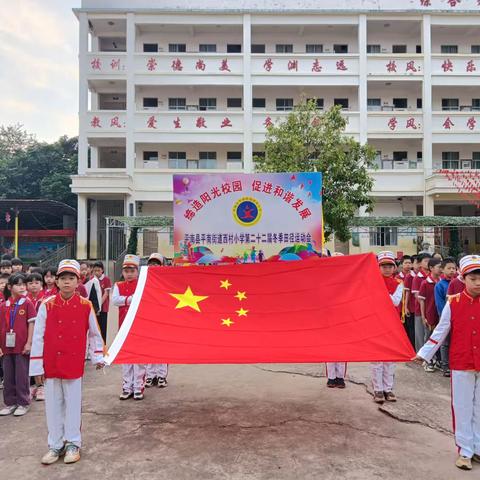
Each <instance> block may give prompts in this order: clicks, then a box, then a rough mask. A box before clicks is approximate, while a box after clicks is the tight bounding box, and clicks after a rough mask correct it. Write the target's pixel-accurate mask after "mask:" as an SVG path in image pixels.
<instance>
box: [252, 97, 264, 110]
mask: <svg viewBox="0 0 480 480" xmlns="http://www.w3.org/2000/svg"><path fill="white" fill-rule="evenodd" d="M252 107H253V108H265V99H264V98H254V99H253V100H252Z"/></svg>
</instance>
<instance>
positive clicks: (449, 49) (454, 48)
mask: <svg viewBox="0 0 480 480" xmlns="http://www.w3.org/2000/svg"><path fill="white" fill-rule="evenodd" d="M440 52H441V53H458V45H441V47H440Z"/></svg>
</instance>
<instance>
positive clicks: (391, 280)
mask: <svg viewBox="0 0 480 480" xmlns="http://www.w3.org/2000/svg"><path fill="white" fill-rule="evenodd" d="M383 280H384V282H385V286H386V287H387V290H388V293H389V294H390V295H393V294H394V293H395V291H396V290H397V288H398V286H399V285H400V284H401V283H402V280H400V279H399V278H397V277H394V276H393V275H392V276H391V277H383ZM395 309H396V310H397V312H398V313H399V314H400V316H401V315H402V302H400V303H399V304H398V305H397V306H396V307H395Z"/></svg>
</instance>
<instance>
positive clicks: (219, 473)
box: [0, 364, 480, 480]
mask: <svg viewBox="0 0 480 480" xmlns="http://www.w3.org/2000/svg"><path fill="white" fill-rule="evenodd" d="M120 373H121V372H120V367H119V366H114V367H111V368H109V369H108V370H107V371H106V374H105V375H103V374H102V373H101V372H95V371H94V370H93V368H92V367H91V366H90V365H89V366H88V367H87V374H86V377H85V383H84V397H83V427H82V430H83V441H84V446H83V449H82V460H81V461H80V462H79V463H77V464H75V465H64V464H63V463H60V462H58V463H57V464H55V465H52V466H49V467H44V466H42V465H40V458H41V456H42V454H43V453H45V451H46V426H45V418H44V404H43V403H38V402H37V403H34V405H33V406H32V409H31V411H30V412H29V413H28V414H27V415H26V416H25V417H22V418H14V417H6V418H1V419H0V477H1V478H2V479H7V478H18V479H32V480H33V479H45V478H48V479H49V480H55V479H67V478H68V479H86V478H88V477H90V478H101V479H105V480H108V479H115V480H121V479H138V478H148V479H174V480H190V479H191V480H193V479H195V480H199V479H202V480H203V479H238V480H240V479H242V480H244V479H265V480H266V479H272V480H282V479H294V480H300V479H301V480H303V479H349V480H350V479H352V480H353V479H375V478H378V479H389V480H400V479H408V480H422V479H425V480H426V479H428V480H431V479H432V478H434V479H435V480H447V479H448V480H455V479H460V478H466V477H467V476H470V477H469V478H478V476H479V474H480V464H476V465H475V466H476V468H475V470H476V472H475V471H473V472H462V471H460V470H458V469H456V468H455V466H454V460H455V458H456V451H455V446H454V441H453V437H452V434H451V418H450V415H451V414H450V393H449V380H448V379H446V378H443V377H442V376H441V375H440V373H438V372H436V373H429V374H427V373H425V372H424V371H423V370H422V369H421V368H420V367H418V366H412V365H404V364H399V365H398V368H397V376H396V384H397V386H396V393H397V396H398V398H399V401H398V402H397V403H396V404H388V405H384V406H383V407H380V408H379V407H378V406H377V405H375V404H374V403H373V401H372V397H371V395H370V386H369V368H368V365H366V364H355V365H352V364H351V365H349V367H348V372H347V375H348V377H349V381H348V382H347V388H346V389H345V390H338V389H327V388H326V387H325V383H326V380H325V378H319V377H320V376H323V375H324V367H323V365H279V364H272V365H265V364H264V365H208V366H207V365H193V366H188V365H181V366H172V367H171V369H170V374H169V386H168V388H166V389H158V388H154V389H148V390H146V397H145V400H144V401H141V402H135V401H133V400H128V401H126V402H120V401H119V400H118V394H119V393H120V386H121V382H120Z"/></svg>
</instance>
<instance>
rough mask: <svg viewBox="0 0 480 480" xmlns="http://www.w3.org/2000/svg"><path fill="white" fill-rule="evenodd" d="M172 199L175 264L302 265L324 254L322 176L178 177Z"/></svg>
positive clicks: (213, 175)
mask: <svg viewBox="0 0 480 480" xmlns="http://www.w3.org/2000/svg"><path fill="white" fill-rule="evenodd" d="M173 195H174V249H175V260H176V262H177V263H189V264H192V263H195V264H215V263H256V262H258V261H264V260H267V259H272V260H274V259H282V260H298V259H300V258H304V257H306V256H308V255H309V254H313V251H314V250H316V251H321V248H322V174H321V173H318V172H312V173H252V174H241V173H240V174H238V173H237V174H233V173H213V174H178V175H174V176H173ZM287 254H290V255H293V256H297V257H299V258H295V257H288V258H283V257H285V255H287ZM272 257H273V258H272ZM276 257H278V258H276ZM280 257H282V258H280Z"/></svg>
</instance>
